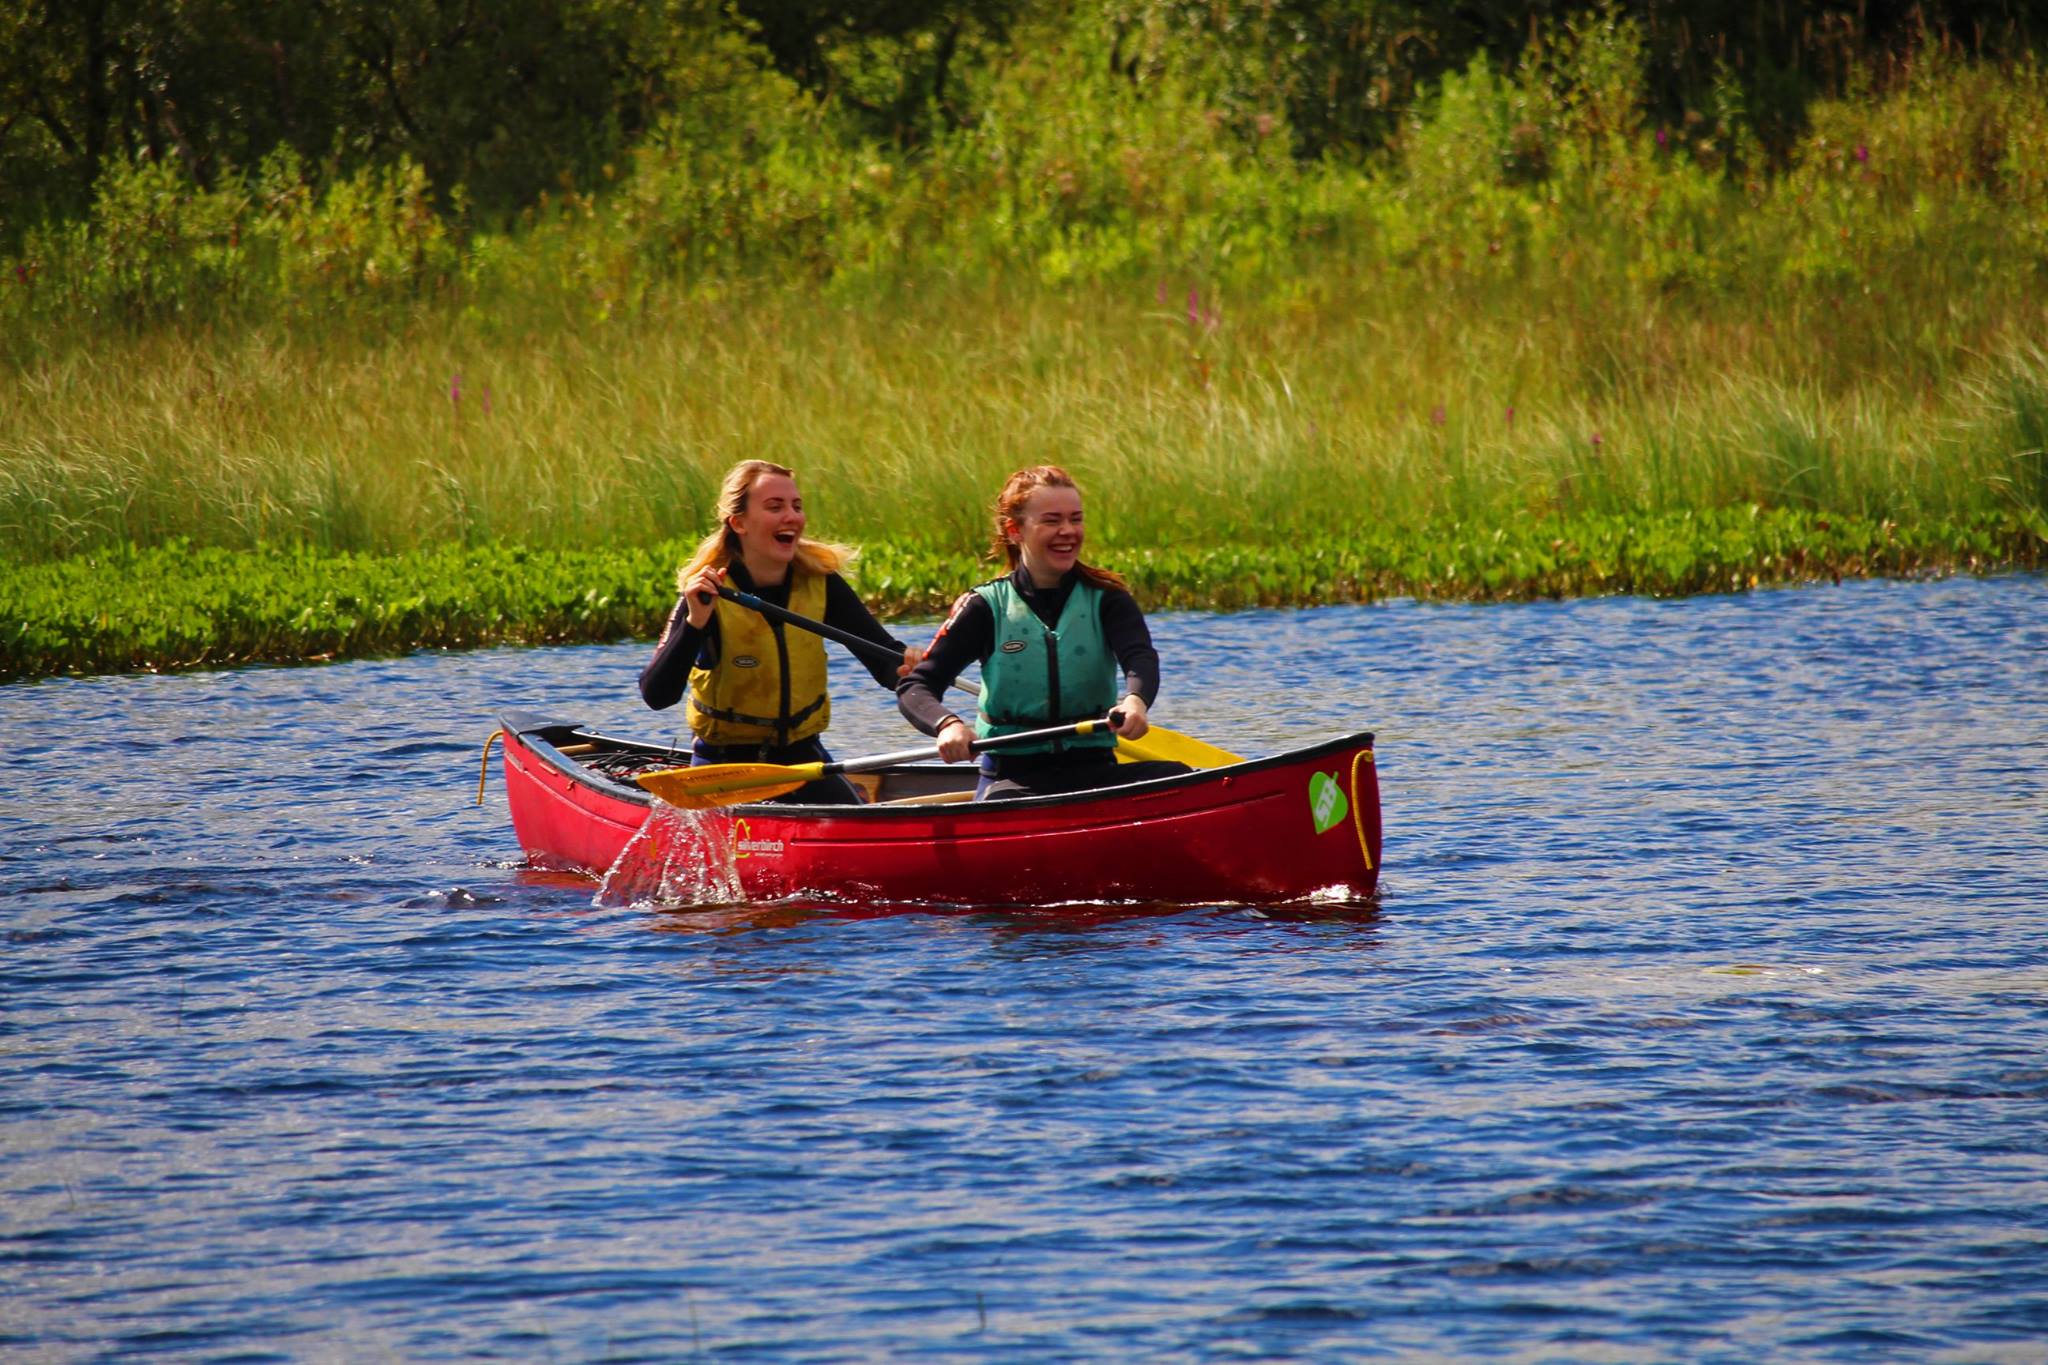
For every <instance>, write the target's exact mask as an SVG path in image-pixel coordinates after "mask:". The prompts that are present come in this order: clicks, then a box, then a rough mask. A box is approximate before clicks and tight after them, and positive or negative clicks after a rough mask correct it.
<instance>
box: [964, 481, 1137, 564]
mask: <svg viewBox="0 0 2048 1365" xmlns="http://www.w3.org/2000/svg"><path fill="white" fill-rule="evenodd" d="M1041 488H1071V489H1073V490H1074V492H1075V493H1076V494H1078V493H1079V492H1080V491H1081V486H1080V485H1079V484H1077V483H1075V482H1074V476H1073V475H1071V474H1069V473H1067V471H1066V470H1064V469H1061V468H1060V467H1059V466H1058V465H1056V464H1037V465H1032V466H1031V467H1030V468H1029V469H1020V470H1018V471H1017V472H1016V473H1014V474H1012V475H1011V476H1010V477H1009V480H1008V481H1007V482H1005V483H1004V484H1003V491H1002V492H1000V493H998V494H996V507H995V513H996V537H995V540H994V542H993V543H991V544H990V546H989V552H988V557H989V558H990V559H994V560H999V561H1003V562H1006V563H1008V564H1009V566H1010V567H1011V568H1012V569H1015V568H1016V567H1017V565H1018V564H1019V563H1020V562H1021V561H1022V560H1023V558H1024V555H1023V551H1021V550H1019V549H1018V548H1017V547H1016V546H1015V545H1013V544H1012V543H1011V542H1010V530H1009V528H1010V523H1012V522H1019V523H1021V522H1022V521H1023V520H1024V504H1025V503H1027V502H1029V501H1030V500H1031V495H1032V494H1033V493H1036V492H1037V491H1038V490H1039V489H1041ZM1074 567H1075V568H1076V569H1078V570H1080V573H1081V577H1082V578H1084V579H1086V580H1087V581H1088V582H1090V583H1093V584H1094V585H1095V586H1096V587H1098V588H1120V589H1122V590H1123V591H1125V592H1129V591H1130V590H1131V585H1130V584H1128V583H1126V582H1124V578H1123V575H1122V574H1118V573H1112V572H1110V571H1109V570H1108V569H1098V568H1096V567H1095V566H1094V565H1093V564H1082V563H1079V562H1076V563H1075V565H1074Z"/></svg>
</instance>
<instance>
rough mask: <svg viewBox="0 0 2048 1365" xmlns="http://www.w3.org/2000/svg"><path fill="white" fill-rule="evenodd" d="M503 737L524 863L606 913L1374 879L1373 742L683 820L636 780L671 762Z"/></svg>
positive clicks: (583, 737)
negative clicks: (589, 886)
mask: <svg viewBox="0 0 2048 1365" xmlns="http://www.w3.org/2000/svg"><path fill="white" fill-rule="evenodd" d="M500 728H501V732H502V734H503V737H504V774H505V787H506V796H507V800H508V802H509V804H510V806H511V811H512V825H513V829H514V831H515V832H516V833H517V835H518V838H519V842H520V845H521V846H522V847H523V848H524V849H525V851H526V854H527V858H528V861H529V862H530V863H531V864H532V865H534V866H537V867H547V868H559V869H566V870H574V871H581V872H586V873H589V874H592V875H595V876H600V877H602V878H603V889H602V893H601V894H602V896H603V899H604V901H605V903H608V904H650V905H672V906H673V905H731V904H735V903H742V902H745V903H760V902H764V901H781V900H788V899H792V898H802V897H820V896H822V897H827V898H830V900H831V901H832V902H834V903H837V904H855V903H883V902H893V903H906V904H913V905H920V906H981V907H993V906H1037V907H1050V906H1057V905H1076V906H1079V905H1109V904H1153V905H1166V906H1186V905H1278V904H1288V903H1308V902H1312V901H1314V900H1317V899H1321V900H1323V901H1326V902H1338V903H1343V902H1358V901H1363V900H1365V899H1366V898H1368V897H1370V896H1371V895H1372V893H1373V891H1374V889H1375V887H1376V886H1377V885H1378V881H1379V862H1380V802H1379V779H1378V774H1377V772H1376V770H1375V768H1374V765H1373V748H1372V736H1371V735H1369V734H1353V735H1346V736H1342V737H1340V738H1336V739H1330V740H1326V741H1324V742H1323V743H1320V744H1315V745H1312V746H1309V747H1307V748H1303V749H1298V750H1293V751H1290V752H1287V753H1283V754H1276V755H1273V756H1271V757H1268V758H1260V759H1251V760H1247V761H1245V762H1241V763H1235V764H1231V765H1229V766H1227V767H1220V768H1210V769H1204V770H1201V771H1197V772H1192V773H1187V774H1184V775H1181V776H1176V777H1169V778H1164V779H1161V780H1156V781H1150V782H1138V783H1133V784H1131V785H1128V786H1121V787H1116V788H1112V789H1108V790H1105V791H1098V792H1077V793H1072V794H1068V795H1061V796H1038V797H1027V798H1022V799H1017V800H1010V801H1002V802H974V801H971V800H969V799H968V797H969V796H970V795H971V793H972V788H973V784H974V781H975V778H976V773H975V771H974V769H973V768H972V767H970V766H968V765H964V764H962V765H954V764H942V763H905V764H902V765H900V766H897V767H891V768H887V769H884V770H882V771H880V772H876V773H872V774H865V775H864V778H863V783H862V785H863V787H864V790H865V792H866V795H867V796H868V798H869V802H868V804H865V805H860V806H804V805H795V804H789V803H784V802H775V803H767V802H763V803H758V804H752V805H737V806H728V807H720V808H715V809H708V810H698V811H680V810H676V809H675V808H673V807H670V806H668V805H666V804H664V803H662V802H660V801H657V800H656V799H655V798H654V797H653V796H652V795H650V794H649V793H648V792H646V791H644V790H642V789H641V788H640V787H639V786H638V785H637V784H636V783H634V781H633V774H634V773H636V772H640V771H646V770H651V769H657V768H663V767H673V766H675V765H676V764H677V763H678V761H679V757H678V755H677V754H676V752H675V751H674V750H673V749H671V748H668V747H666V746H663V745H657V744H645V743H640V742H638V741H633V740H626V739H618V738H613V737H611V736H606V735H602V734H598V733H595V732H593V731H590V730H587V729H585V728H583V727H582V726H580V725H577V724H575V723H573V722H569V721H562V720H556V719H553V718H550V717H547V716H543V715H537V714H534V713H531V712H507V713H505V714H504V715H502V716H501V717H500ZM685 761H686V760H685Z"/></svg>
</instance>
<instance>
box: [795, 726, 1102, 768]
mask: <svg viewBox="0 0 2048 1365" xmlns="http://www.w3.org/2000/svg"><path fill="white" fill-rule="evenodd" d="M1115 716H1116V712H1114V711H1112V712H1110V718H1111V719H1114V718H1115ZM1109 727H1110V720H1084V721H1077V722H1076V723H1074V724H1072V725H1052V726H1048V727H1046V728H1045V729H1043V730H1023V731H1019V732H1018V733H1016V734H1014V735H991V736H989V737H988V738H987V739H977V740H974V741H973V742H971V743H970V744H969V745H968V749H969V751H970V752H973V753H977V754H985V753H988V752H990V751H991V750H994V749H1009V748H1014V747H1015V746H1017V745H1020V744H1043V743H1044V742H1045V741H1046V740H1049V739H1071V738H1073V737H1074V736H1075V735H1085V734H1089V733H1091V732H1093V731H1096V730H1107V729H1109ZM938 756H939V751H938V748H937V747H936V746H932V747H928V748H923V749H904V750H902V751H901V752H899V753H893V754H877V755H876V756H875V757H873V758H849V759H847V760H846V761H845V762H844V763H824V764H820V765H819V772H820V774H821V775H827V776H829V775H830V774H832V773H871V772H874V771H876V770H877V769H880V768H893V767H895V766H896V765H897V764H898V763H920V762H923V761H925V760H927V759H933V758H937V757H938ZM805 766H808V765H805Z"/></svg>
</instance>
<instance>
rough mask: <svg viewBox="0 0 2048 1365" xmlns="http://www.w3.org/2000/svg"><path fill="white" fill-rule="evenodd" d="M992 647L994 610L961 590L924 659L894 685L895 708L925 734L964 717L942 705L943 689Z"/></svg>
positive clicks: (979, 598)
mask: <svg viewBox="0 0 2048 1365" xmlns="http://www.w3.org/2000/svg"><path fill="white" fill-rule="evenodd" d="M995 647H996V614H995V612H994V611H992V610H990V608H989V605H988V603H987V602H986V601H984V600H983V599H982V596H981V594H979V593H973V592H970V593H963V594H962V595H961V597H960V600H959V601H958V602H955V603H954V604H953V614H952V615H951V616H948V617H947V618H946V624H944V625H943V626H940V627H939V633H938V634H937V635H936V636H934V637H933V639H932V643H931V647H930V648H928V649H927V650H925V654H924V658H923V659H922V660H921V661H920V662H919V663H918V665H917V667H916V668H913V669H911V670H910V676H909V677H907V678H905V679H904V680H903V681H902V682H900V683H898V684H897V685H896V709H897V710H899V711H901V712H902V713H903V718H904V719H905V720H907V721H909V722H910V723H911V724H912V725H915V726H916V727H917V728H918V729H919V730H921V731H923V732H924V733H925V734H928V735H935V734H937V733H938V732H939V726H940V724H941V723H942V722H943V721H944V720H945V719H946V717H948V716H959V717H960V719H962V720H967V717H966V716H964V715H961V714H960V712H959V711H957V710H955V709H954V708H952V707H950V706H948V705H946V701H945V696H946V689H947V688H949V687H951V686H952V685H953V679H955V678H957V677H959V676H960V674H961V673H962V672H963V671H964V670H965V669H966V668H967V666H968V665H969V664H978V663H980V662H981V661H982V660H983V659H986V658H987V657H988V656H989V651H990V650H992V649H994V648H995ZM970 710H971V708H970ZM969 724H972V722H971V721H969Z"/></svg>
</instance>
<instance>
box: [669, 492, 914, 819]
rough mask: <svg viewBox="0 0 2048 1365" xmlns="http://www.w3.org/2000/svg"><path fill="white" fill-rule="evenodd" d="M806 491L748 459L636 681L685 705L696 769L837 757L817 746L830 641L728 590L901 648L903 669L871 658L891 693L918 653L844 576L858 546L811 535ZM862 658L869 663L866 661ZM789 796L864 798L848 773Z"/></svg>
mask: <svg viewBox="0 0 2048 1365" xmlns="http://www.w3.org/2000/svg"><path fill="white" fill-rule="evenodd" d="M804 527H805V517H804V499H803V494H802V492H801V491H799V490H798V488H797V483H796V473H795V471H793V470H791V469H788V468H786V467H785V466H783V465H779V464H773V463H770V462H769V461H767V460H743V461H741V462H740V463H739V464H736V465H734V466H733V467H732V469H731V470H730V471H728V472H727V474H726V476H725V482H724V483H723V485H721V487H720V489H719V497H718V529H717V530H715V531H713V532H712V533H711V534H710V535H708V536H706V537H705V538H704V540H703V542H702V543H701V544H700V545H698V547H697V552H696V553H695V554H694V555H692V556H691V558H690V562H689V563H688V564H685V565H684V566H683V568H682V570H681V571H680V572H679V573H678V574H677V575H676V586H677V589H678V591H679V592H680V594H681V597H680V599H679V600H678V601H677V603H676V607H675V610H674V611H673V612H671V613H670V615H669V620H668V625H667V627H666V628H665V629H664V630H663V631H662V635H661V642H660V643H659V644H658V645H656V646H655V651H654V659H653V661H652V662H651V663H649V664H648V665H647V668H646V670H645V671H643V672H642V673H641V675H640V696H641V697H642V699H643V700H645V701H646V703H647V704H648V705H649V706H651V707H653V708H655V709H656V710H665V709H667V708H668V707H671V706H674V705H675V704H676V703H677V702H678V701H681V700H682V699H683V698H684V697H685V696H687V697H688V698H689V717H690V731H691V734H692V735H693V737H694V739H693V742H692V744H691V762H692V764H699V763H813V762H826V763H829V762H830V761H831V758H832V756H831V755H830V754H829V753H827V752H826V749H825V746H824V744H823V743H822V742H821V740H820V739H819V736H821V735H822V734H823V733H824V731H825V727H826V726H827V725H829V724H830V723H831V720H832V700H831V697H830V695H829V694H828V693H827V691H826V687H825V642H824V640H823V639H821V638H820V637H818V636H817V635H814V634H812V633H811V632H810V631H807V630H801V629H791V628H787V627H785V626H784V625H783V624H782V623H780V622H778V621H770V620H768V619H767V618H766V617H764V616H762V615H761V614H760V613H758V612H755V611H752V610H749V609H748V608H746V607H743V606H741V605H740V604H738V603H737V602H731V601H727V600H725V599H724V598H721V597H719V596H718V590H719V588H720V587H722V586H725V585H726V584H728V583H729V584H731V585H732V586H733V587H735V588H738V589H740V590H741V591H744V592H749V593H752V594H754V595H755V596H757V597H759V598H761V599H762V600H763V601H765V602H768V603H771V604H772V605H774V606H778V607H782V608H784V609H786V610H788V611H793V612H795V613H797V614H798V615H799V616H807V617H810V618H811V619H813V620H816V621H821V622H823V623H824V624H826V625H830V626H836V627H838V628H839V629H841V630H844V631H850V632H851V633H853V634H855V635H858V636H861V637H862V638H864V639H869V640H873V641H875V642H876V643H877V644H880V645H886V646H888V647H889V648H891V649H895V650H899V651H901V652H902V655H903V662H902V665H901V666H900V667H898V668H895V669H893V670H892V669H891V668H890V666H889V665H888V664H887V663H881V664H876V663H872V662H868V663H867V669H868V671H869V672H870V673H872V674H873V675H874V678H875V681H876V682H877V683H878V684H880V685H881V686H883V687H886V688H890V689H892V690H893V689H894V688H895V686H896V683H897V680H898V678H899V677H901V676H902V675H903V674H906V673H908V672H909V671H910V670H911V669H912V668H913V667H915V666H916V664H917V662H918V660H919V659H920V657H922V651H920V650H917V649H914V648H912V647H911V646H909V645H906V644H904V643H903V642H902V641H900V640H898V639H896V638H895V637H894V636H892V635H891V634H889V632H888V631H887V630H885V629H884V628H883V627H882V624H881V622H879V621H877V620H876V619H875V618H874V615H873V614H872V613H871V612H869V611H868V609H867V607H866V605H865V604H863V603H862V602H861V600H860V597H859V595H858V594H856V593H855V592H854V590H853V588H852V587H851V586H850V585H849V584H848V583H847V581H846V580H845V579H844V578H842V577H840V570H841V569H842V568H844V567H845V566H846V565H847V564H848V563H849V562H850V561H851V560H852V558H853V551H851V550H849V549H847V548H846V547H845V546H841V545H830V544H826V543H824V542H821V541H816V540H808V539H806V538H805V537H804ZM864 662H866V661H864ZM782 799H783V800H785V801H792V802H804V803H807V804H818V803H831V804H845V803H851V802H857V801H859V800H860V796H859V793H858V792H856V791H855V790H854V787H853V785H852V784H851V783H849V782H848V781H846V779H845V778H843V777H831V778H826V779H823V780H820V781H817V782H812V783H809V784H807V785H805V786H803V787H800V788H799V789H797V790H796V791H794V792H792V793H790V794H789V795H788V796H786V797H783V798H782Z"/></svg>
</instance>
